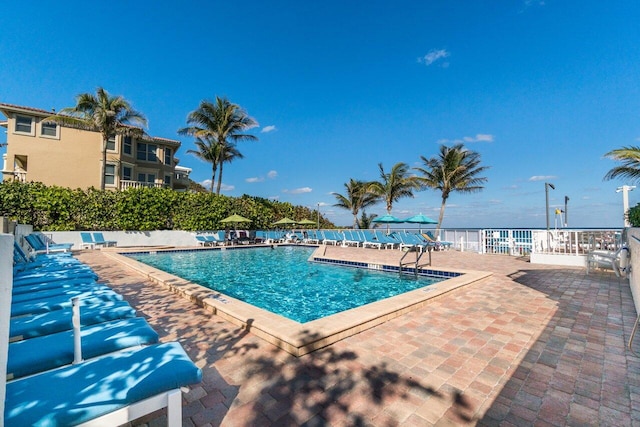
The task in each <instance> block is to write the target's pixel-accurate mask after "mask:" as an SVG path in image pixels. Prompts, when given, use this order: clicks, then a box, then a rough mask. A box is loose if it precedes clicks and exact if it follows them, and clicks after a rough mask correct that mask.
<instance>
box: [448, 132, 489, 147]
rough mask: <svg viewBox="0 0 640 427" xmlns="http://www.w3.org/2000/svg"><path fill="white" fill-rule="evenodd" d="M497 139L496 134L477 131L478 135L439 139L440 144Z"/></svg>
mask: <svg viewBox="0 0 640 427" xmlns="http://www.w3.org/2000/svg"><path fill="white" fill-rule="evenodd" d="M494 140H495V136H494V135H491V134H488V133H477V134H476V136H463V137H462V138H457V139H447V138H443V139H439V140H438V141H437V143H438V144H448V143H452V144H462V143H465V142H469V143H472V142H493V141H494Z"/></svg>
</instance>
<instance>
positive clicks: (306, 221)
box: [298, 218, 316, 225]
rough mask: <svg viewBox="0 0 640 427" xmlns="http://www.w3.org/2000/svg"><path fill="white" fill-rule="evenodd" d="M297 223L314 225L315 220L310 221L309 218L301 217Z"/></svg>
mask: <svg viewBox="0 0 640 427" xmlns="http://www.w3.org/2000/svg"><path fill="white" fill-rule="evenodd" d="M298 225H316V221H312V220H310V219H306V218H305V219H303V220H300V221H298Z"/></svg>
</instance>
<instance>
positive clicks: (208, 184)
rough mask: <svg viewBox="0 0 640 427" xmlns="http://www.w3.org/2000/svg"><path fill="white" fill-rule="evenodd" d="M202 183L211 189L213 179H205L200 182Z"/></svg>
mask: <svg viewBox="0 0 640 427" xmlns="http://www.w3.org/2000/svg"><path fill="white" fill-rule="evenodd" d="M200 185H202V186H203V187H204V188H208V189H211V180H210V179H205V180H204V181H201V182H200Z"/></svg>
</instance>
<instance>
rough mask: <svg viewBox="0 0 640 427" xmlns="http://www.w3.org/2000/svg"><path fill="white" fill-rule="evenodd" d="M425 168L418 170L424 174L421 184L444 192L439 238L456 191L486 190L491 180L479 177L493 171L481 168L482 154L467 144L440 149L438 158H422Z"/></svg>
mask: <svg viewBox="0 0 640 427" xmlns="http://www.w3.org/2000/svg"><path fill="white" fill-rule="evenodd" d="M420 159H421V160H422V162H423V163H424V167H420V168H414V169H415V170H417V171H418V172H420V173H421V174H422V176H420V177H418V178H417V179H418V182H420V184H421V185H422V186H423V187H425V188H432V189H434V190H440V191H441V192H442V204H441V205H440V216H439V218H438V226H437V227H436V235H438V234H439V233H440V227H441V226H442V219H443V217H444V208H445V204H446V203H447V199H448V198H449V194H451V192H452V191H458V192H460V193H475V192H478V191H481V190H482V189H483V188H484V187H483V186H482V185H480V184H482V183H484V182H486V181H487V178H484V177H479V176H478V175H479V174H480V173H482V172H484V171H485V170H487V169H489V167H488V166H480V154H479V153H477V152H475V151H471V150H467V149H466V148H464V146H463V144H456V145H454V146H453V147H447V146H445V145H441V146H440V154H439V155H438V156H437V157H432V158H430V159H427V158H426V157H424V156H420Z"/></svg>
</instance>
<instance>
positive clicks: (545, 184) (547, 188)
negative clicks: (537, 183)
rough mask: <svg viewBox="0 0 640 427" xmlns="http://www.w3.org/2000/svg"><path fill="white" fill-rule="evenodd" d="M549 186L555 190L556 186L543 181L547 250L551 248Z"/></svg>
mask: <svg viewBox="0 0 640 427" xmlns="http://www.w3.org/2000/svg"><path fill="white" fill-rule="evenodd" d="M549 187H551V189H552V190H555V189H556V186H555V185H553V184H552V183H550V182H545V183H544V195H545V200H546V208H547V209H546V211H545V213H546V214H547V251H549V249H550V248H551V237H550V236H549Z"/></svg>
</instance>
